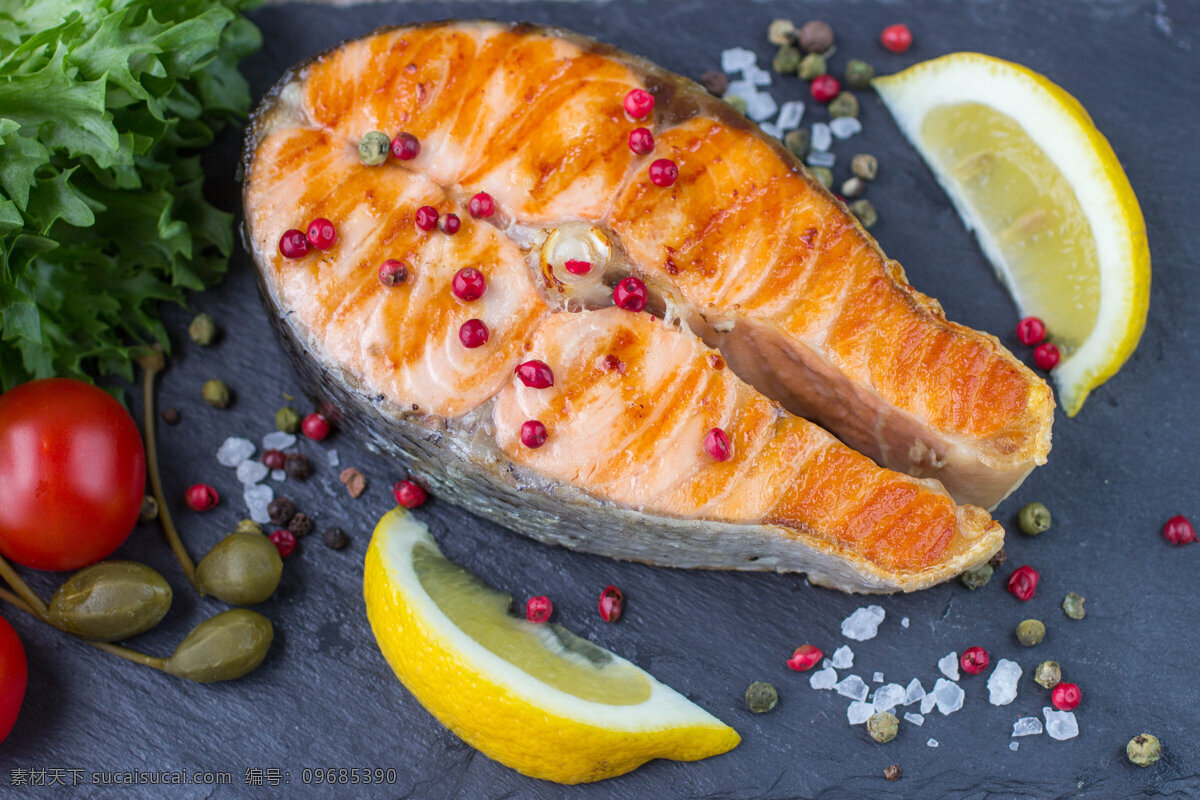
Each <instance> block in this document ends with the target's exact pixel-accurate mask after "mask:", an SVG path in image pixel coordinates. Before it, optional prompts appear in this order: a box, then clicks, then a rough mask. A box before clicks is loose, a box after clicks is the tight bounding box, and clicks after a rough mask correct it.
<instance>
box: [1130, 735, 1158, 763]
mask: <svg viewBox="0 0 1200 800" xmlns="http://www.w3.org/2000/svg"><path fill="white" fill-rule="evenodd" d="M1125 755H1126V756H1127V757H1128V758H1129V761H1130V763H1132V764H1136V765H1138V766H1139V767H1148V766H1150V765H1151V764H1153V763H1154V762H1156V761H1158V759H1159V758H1161V757H1162V744H1161V743H1160V742H1159V741H1158V737H1157V736H1154V735H1153V734H1150V733H1139V734H1138V735H1137V736H1135V737H1133V738H1132V739H1130V740H1129V744H1127V745H1125Z"/></svg>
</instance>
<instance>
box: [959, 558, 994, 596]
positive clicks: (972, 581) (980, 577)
mask: <svg viewBox="0 0 1200 800" xmlns="http://www.w3.org/2000/svg"><path fill="white" fill-rule="evenodd" d="M993 572H995V570H994V569H992V565H991V564H988V563H987V562H984V563H982V564H980V565H979V566H978V567H976V568H975V569H969V570H967V571H966V572H964V573H963V574H962V575H960V576H959V578H958V579H959V580H960V581H962V585H963V586H965V587H967V588H968V589H970V590H971V591H972V592H973V591H975V590H976V589H978V588H979V587H980V586H987V583H988V581H990V580H991V579H992V573H993Z"/></svg>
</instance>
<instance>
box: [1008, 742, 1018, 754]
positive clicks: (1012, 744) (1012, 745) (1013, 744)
mask: <svg viewBox="0 0 1200 800" xmlns="http://www.w3.org/2000/svg"><path fill="white" fill-rule="evenodd" d="M1020 746H1021V743H1020V742H1009V743H1008V749H1009V750H1012V751H1013V752H1016V750H1017V748H1018V747H1020Z"/></svg>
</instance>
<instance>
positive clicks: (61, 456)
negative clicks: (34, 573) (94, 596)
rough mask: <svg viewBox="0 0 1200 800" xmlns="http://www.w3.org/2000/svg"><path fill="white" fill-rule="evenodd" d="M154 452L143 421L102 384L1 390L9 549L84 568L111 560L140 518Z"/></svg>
mask: <svg viewBox="0 0 1200 800" xmlns="http://www.w3.org/2000/svg"><path fill="white" fill-rule="evenodd" d="M145 490H146V456H145V453H144V452H143V450H142V437H141V434H139V433H138V429H137V425H135V424H134V422H133V418H132V417H130V416H129V412H127V411H126V410H125V409H124V408H123V407H122V406H121V404H120V403H118V402H117V401H116V400H114V399H113V398H112V397H111V396H110V395H109V394H108V393H107V392H105V391H104V390H103V389H97V388H96V387H95V386H92V385H90V384H87V383H83V382H82V381H77V380H72V379H69V378H46V379H43V380H38V381H30V382H29V383H26V384H22V385H21V386H18V387H16V388H15V389H11V390H9V391H8V392H6V393H5V394H3V395H0V553H3V554H4V556H5V557H7V558H9V559H11V560H12V561H15V562H17V563H18V564H23V565H25V566H27V567H33V568H35V569H46V570H75V569H79V568H80V567H86V566H87V565H88V564H94V563H95V562H97V561H99V560H101V559H102V558H104V557H106V556H108V555H109V554H110V553H112V551H113V550H116V549H117V547H119V546H120V544H121V543H122V542H123V541H125V537H127V536H128V535H129V532H130V531H131V530H133V526H134V524H135V523H136V522H137V518H138V512H139V511H140V510H141V507H142V497H143V496H144V493H145Z"/></svg>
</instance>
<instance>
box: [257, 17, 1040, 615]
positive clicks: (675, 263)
mask: <svg viewBox="0 0 1200 800" xmlns="http://www.w3.org/2000/svg"><path fill="white" fill-rule="evenodd" d="M634 89H644V90H647V91H649V92H650V93H651V94H652V95H653V96H654V98H655V104H654V107H653V110H652V111H651V112H650V113H649V114H648V115H647V116H646V117H645V118H643V119H639V120H633V119H631V118H630V117H629V115H628V114H627V112H626V110H625V108H624V106H623V101H624V100H625V98H626V95H627V94H628V93H629V92H630V91H631V90H634ZM638 127H645V128H647V129H648V130H649V131H650V132H651V133H652V135H653V138H654V144H653V149H652V151H651V152H648V153H645V154H638V153H635V152H634V151H633V149H631V147H630V144H629V134H630V131H632V130H633V129H635V128H638ZM371 131H383V132H385V133H387V135H388V136H395V135H396V134H397V133H398V132H401V131H404V132H407V133H409V134H412V135H413V136H415V137H416V138H417V140H418V141H419V143H420V150H419V153H418V155H417V156H416V157H415V158H412V159H409V160H401V159H398V158H389V159H388V160H387V161H386V163H384V164H382V165H380V166H366V165H364V164H363V163H362V162H361V161H360V158H359V150H358V148H359V142H360V140H361V139H362V138H363V137H364V135H365V134H367V133H369V132H371ZM664 158H665V159H670V160H671V161H672V162H673V163H674V164H675V165H676V166H677V169H678V177H677V179H676V180H675V181H674V183H673V184H671V185H669V186H663V185H659V183H655V182H654V181H652V180H651V179H650V172H651V171H650V169H649V165H650V164H651V163H652V162H653V161H655V160H657V159H664ZM479 192H485V193H487V194H488V195H490V196H491V198H492V199H493V201H494V206H495V213H494V214H493V215H491V216H490V217H486V218H479V219H476V218H473V217H472V216H471V213H470V202H471V198H472V197H473V196H474V195H476V193H479ZM244 204H245V219H246V240H247V245H248V247H249V248H250V250H251V252H252V255H253V257H254V261H255V264H256V265H257V268H258V277H259V283H260V288H261V290H262V294H263V297H264V302H265V303H266V306H267V308H268V311H269V314H270V316H271V319H272V321H273V322H274V324H275V326H276V328H277V330H278V331H279V333H280V335H281V337H282V339H283V341H284V342H285V344H286V346H287V347H288V349H289V351H290V352H291V354H292V356H293V358H294V361H295V363H296V365H297V367H298V369H299V370H300V372H301V375H302V377H303V378H304V379H305V380H306V382H307V384H308V386H309V388H310V390H311V391H312V392H313V393H314V394H316V395H318V396H320V397H321V398H322V399H323V400H327V401H329V402H330V403H331V404H332V406H333V407H336V408H337V409H339V410H340V413H341V415H342V423H343V424H344V425H346V426H347V427H350V428H352V429H354V430H356V431H358V432H359V433H360V434H361V435H363V436H365V437H367V438H368V439H369V440H370V441H371V442H373V443H375V444H376V445H377V446H379V447H381V448H383V449H385V450H386V451H388V452H390V453H392V454H394V455H396V456H398V457H401V458H403V459H405V460H406V461H407V462H409V464H410V465H411V467H412V468H413V470H414V471H415V472H416V473H417V474H418V475H420V476H421V477H422V478H423V479H424V480H425V481H427V482H428V483H429V484H430V485H431V486H432V488H434V490H435V491H437V492H438V494H439V496H441V497H443V498H445V499H447V500H450V501H451V502H454V503H457V504H459V505H462V506H463V507H465V508H467V509H469V510H470V511H472V512H474V513H477V514H480V515H481V516H484V517H487V518H489V519H492V520H495V521H497V522H499V523H501V524H503V525H505V526H507V527H509V528H511V529H513V530H515V531H518V532H520V533H523V534H526V535H529V536H532V537H534V538H537V539H539V540H542V541H545V542H550V543H554V544H560V545H565V546H567V547H572V548H577V549H580V550H587V551H589V552H593V553H599V554H603V555H607V556H612V557H615V558H622V559H631V560H637V561H643V562H647V563H652V564H660V565H665V566H673V567H703V568H717V569H745V570H778V571H794V572H804V573H806V574H807V575H808V577H809V579H810V580H811V581H812V582H814V583H817V584H822V585H827V586H832V587H836V588H840V589H843V590H847V591H859V592H890V591H897V590H902V591H911V590H915V589H921V588H924V587H927V586H930V585H933V584H936V583H939V582H941V581H944V580H947V579H949V578H951V577H953V576H955V575H957V574H959V573H960V572H962V571H963V570H964V569H967V568H970V567H972V566H975V565H977V564H979V563H982V562H983V561H986V560H987V559H988V558H989V557H990V556H991V555H992V554H993V553H995V552H996V551H997V550H998V549H999V548H1000V546H1001V544H1002V543H1003V537H1004V532H1003V530H1002V529H1001V527H1000V525H999V524H997V523H996V522H995V521H993V520H992V519H991V516H990V514H989V513H988V512H987V511H986V510H984V509H985V508H990V507H992V506H994V505H995V504H996V503H998V502H999V501H1000V500H1001V499H1003V498H1004V497H1005V496H1006V495H1007V494H1008V493H1009V492H1011V491H1012V490H1013V489H1014V488H1015V487H1016V486H1017V485H1018V484H1019V483H1020V482H1021V481H1022V480H1023V479H1024V477H1025V476H1026V475H1027V474H1028V473H1029V471H1030V470H1032V469H1033V467H1034V466H1036V465H1038V464H1041V463H1044V462H1045V460H1046V456H1047V453H1048V451H1049V448H1050V424H1051V420H1052V412H1053V407H1054V401H1053V397H1052V395H1051V392H1050V390H1049V388H1048V387H1047V385H1046V384H1045V383H1044V382H1043V381H1042V380H1040V379H1039V378H1038V377H1037V376H1035V375H1034V374H1033V373H1032V372H1030V371H1029V370H1028V369H1027V368H1026V367H1024V366H1023V365H1022V364H1020V363H1019V362H1018V361H1017V360H1016V359H1014V358H1013V357H1012V355H1011V354H1009V353H1008V352H1007V351H1006V350H1005V349H1004V348H1003V347H1002V346H1001V345H1000V343H999V342H998V341H997V340H996V339H995V338H994V337H992V336H989V335H987V334H984V333H980V332H977V331H974V330H972V329H970V328H967V327H964V326H962V325H958V324H955V323H952V322H948V321H947V320H946V319H945V317H944V315H943V314H942V311H941V308H940V306H939V305H938V304H937V302H936V301H935V300H933V299H931V298H928V297H926V296H924V295H922V294H920V293H918V292H916V291H915V290H913V289H912V288H911V287H910V286H909V285H908V283H907V282H906V280H905V277H904V273H903V270H902V269H901V267H900V265H899V264H897V263H896V262H894V261H891V260H888V259H887V257H886V256H884V254H883V252H882V251H881V250H880V249H879V246H878V245H877V244H876V243H875V241H874V240H873V239H872V238H871V237H870V236H869V235H868V234H867V233H866V232H865V231H864V230H863V229H862V228H861V227H860V226H859V225H858V224H857V223H856V222H855V220H854V219H853V217H852V216H851V215H850V214H849V213H848V212H847V211H846V208H845V207H844V206H843V205H842V204H841V203H840V202H839V201H837V200H836V199H835V198H834V197H832V196H831V195H830V194H829V192H827V191H826V190H825V189H823V188H822V187H821V186H820V184H819V183H817V182H816V181H815V180H814V179H812V177H811V176H809V175H808V173H807V172H806V171H805V170H804V168H803V167H802V166H801V165H800V164H799V162H797V161H796V160H795V158H793V157H792V156H791V154H789V153H788V152H787V151H786V150H785V149H783V148H782V147H780V145H779V143H778V142H777V141H775V140H773V139H771V138H769V137H767V136H765V135H764V134H762V133H761V132H760V131H759V130H758V128H757V127H756V126H754V125H753V124H752V123H750V122H748V121H747V120H746V119H744V118H743V117H741V116H740V115H738V114H737V113H736V112H735V111H733V110H732V109H731V108H730V107H728V106H727V105H726V104H725V103H723V102H721V101H719V100H717V99H715V98H712V97H711V96H709V95H708V93H707V92H706V91H705V90H704V89H703V88H701V87H699V86H698V85H696V84H694V83H692V82H691V81H689V80H686V79H684V78H682V77H679V76H676V75H673V74H671V73H668V72H666V71H664V70H662V69H661V68H659V67H656V66H654V65H653V64H650V63H649V62H647V61H644V60H642V59H639V58H636V57H633V56H630V55H627V54H624V53H622V52H620V51H618V50H616V49H614V48H611V47H609V46H606V45H602V44H599V43H597V42H594V41H592V40H590V39H587V38H584V37H581V36H578V35H575V34H571V33H567V32H564V31H561V30H557V29H547V28H541V27H536V26H530V25H507V24H501V23H495V22H457V21H456V22H446V23H435V24H429V25H421V26H416V27H407V28H392V29H386V30H381V31H378V32H376V33H374V34H371V35H369V36H367V37H365V38H362V39H358V40H355V41H351V42H348V43H346V44H343V45H341V46H340V47H337V48H335V49H333V50H331V51H329V52H327V53H324V54H322V55H320V56H317V57H316V58H314V59H312V60H311V61H309V62H306V63H304V64H302V65H300V66H298V67H296V68H295V69H293V70H291V71H289V72H288V73H287V74H286V75H284V76H283V78H282V79H281V80H280V82H279V83H278V84H277V85H276V86H275V87H274V88H273V89H272V90H271V91H270V92H269V93H268V95H267V96H266V98H265V99H264V100H263V102H262V104H261V105H260V106H259V108H258V110H257V111H256V113H255V115H254V118H253V120H252V124H251V126H250V128H249V131H248V134H247V145H246V182H245V191H244ZM423 206H432V207H433V208H434V209H436V211H437V212H438V214H440V215H442V219H443V220H444V219H445V218H446V217H445V215H448V214H454V215H456V216H457V217H458V218H459V220H460V222H461V227H460V228H459V229H458V230H457V231H456V232H453V233H448V232H445V231H442V230H439V229H437V228H435V229H433V230H428V231H427V230H424V229H422V228H421V227H420V226H418V225H417V224H416V223H415V219H414V217H415V214H416V211H417V209H419V208H421V207H423ZM319 217H323V218H326V219H329V220H331V221H332V222H333V223H334V225H335V227H336V229H337V242H336V243H335V244H334V245H333V246H332V247H330V248H329V249H326V250H311V251H310V252H309V253H308V254H307V255H305V256H303V257H301V258H298V259H289V258H285V257H284V256H283V255H282V254H281V253H280V249H279V240H280V236H281V235H282V234H283V233H284V231H286V230H288V229H291V228H298V229H301V230H303V229H304V228H305V227H306V225H307V223H308V222H309V221H310V220H312V219H315V218H319ZM387 259H395V260H397V261H400V262H401V263H402V264H403V265H404V267H405V269H406V272H407V277H406V279H405V280H404V281H403V282H399V283H395V284H394V285H385V283H383V282H381V281H380V279H379V277H378V274H379V267H380V265H381V263H382V262H384V261H385V260H387ZM568 262H573V264H574V267H569V266H568ZM580 264H584V265H586V269H581V268H580ZM465 267H471V268H474V269H477V270H478V271H479V272H480V273H482V275H483V276H484V278H485V280H486V291H485V292H484V293H483V295H482V297H479V298H478V299H474V300H470V301H465V300H462V299H460V298H459V297H457V296H456V295H455V294H454V293H453V292H452V289H451V287H452V284H453V281H454V276H455V274H456V273H457V272H458V271H459V270H460V269H462V268H465ZM630 275H632V276H636V277H638V278H640V279H641V280H642V281H643V282H644V283H645V285H646V287H647V295H648V304H647V305H646V308H645V310H644V311H641V312H636V311H629V310H626V309H624V308H621V307H618V306H616V305H614V304H613V299H612V298H613V291H612V286H613V285H614V284H616V283H617V282H618V281H620V280H621V279H622V278H625V277H626V276H630ZM469 320H479V321H481V322H482V323H483V324H484V325H485V326H486V329H487V332H488V336H487V341H486V343H484V344H482V345H481V346H477V347H466V346H464V344H463V340H462V339H460V328H461V327H462V326H463V324H464V323H466V322H468V321H469ZM472 324H477V323H472ZM531 360H536V361H541V362H544V363H545V364H546V365H548V366H549V367H550V369H551V371H552V375H553V383H552V385H549V386H544V387H543V388H534V387H532V386H529V385H526V383H525V382H524V381H522V380H521V379H520V378H519V376H517V375H516V374H515V370H516V368H517V367H518V365H520V364H522V363H524V362H527V361H531ZM530 420H537V421H540V422H541V423H542V424H543V425H544V426H545V429H546V440H545V443H544V444H543V445H542V446H540V447H530V446H529V443H528V442H523V441H522V438H521V435H520V431H521V428H522V425H523V424H524V423H525V422H527V421H530ZM713 429H720V430H721V431H722V432H724V434H725V435H726V437H727V439H728V441H729V444H730V452H731V455H730V457H729V458H728V459H727V460H719V459H718V458H716V457H714V455H713V451H712V449H711V448H710V447H706V444H705V442H706V439H709V438H710V432H711V431H712V430H713Z"/></svg>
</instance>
